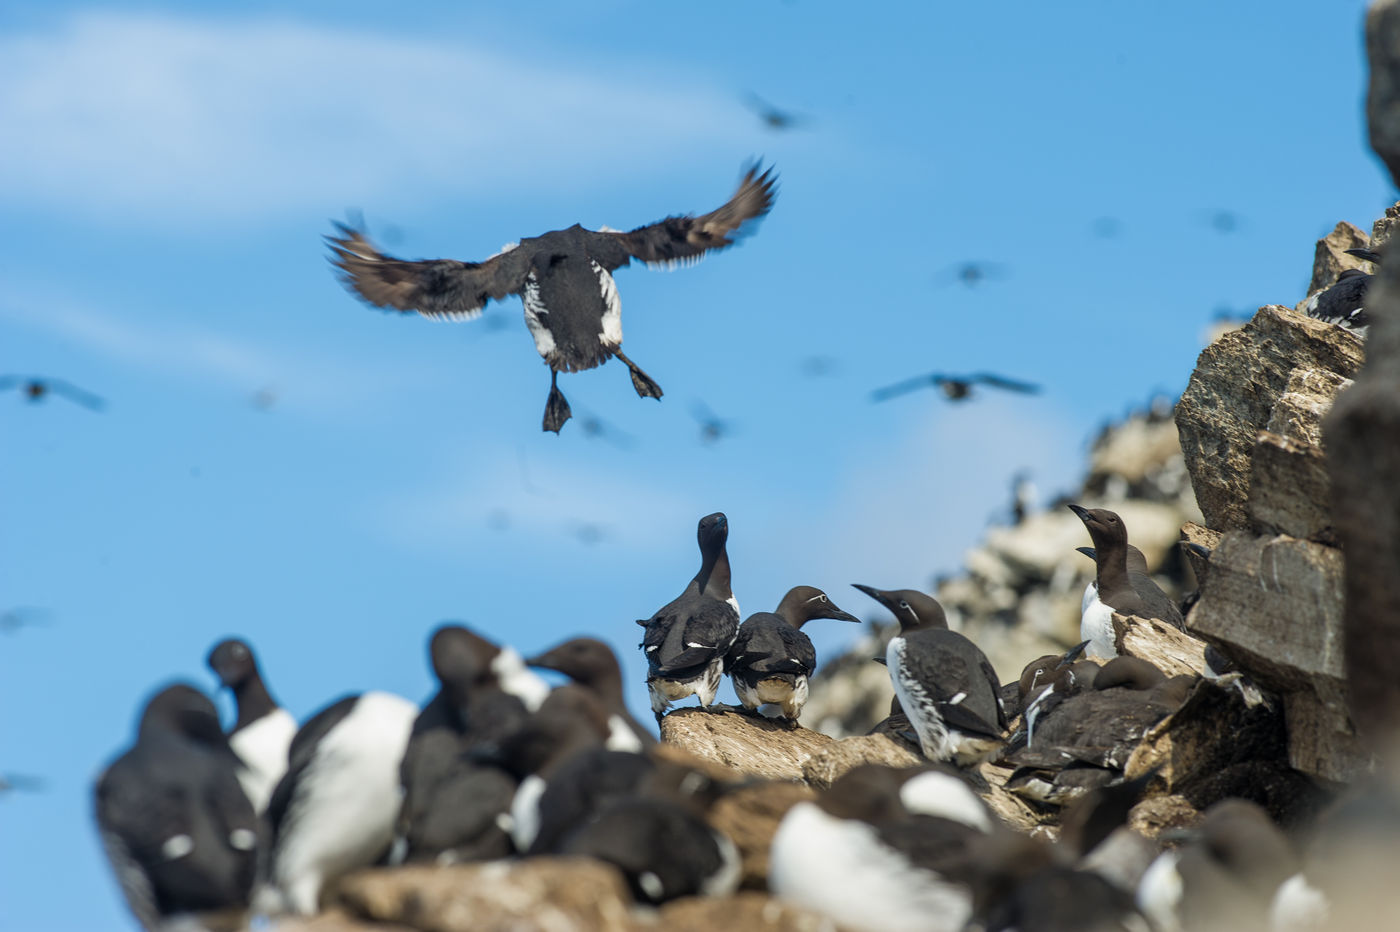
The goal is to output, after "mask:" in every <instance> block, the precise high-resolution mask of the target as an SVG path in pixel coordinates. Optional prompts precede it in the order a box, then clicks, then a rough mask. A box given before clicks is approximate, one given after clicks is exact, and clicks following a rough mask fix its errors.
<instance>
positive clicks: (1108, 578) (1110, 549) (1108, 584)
mask: <svg viewBox="0 0 1400 932" xmlns="http://www.w3.org/2000/svg"><path fill="white" fill-rule="evenodd" d="M1098 555H1099V565H1098V573H1097V575H1096V577H1095V580H1096V583H1097V585H1098V587H1099V595H1100V598H1102V596H1103V593H1105V592H1120V591H1124V590H1129V591H1130V590H1131V589H1132V583H1131V582H1129V580H1128V548H1127V546H1126V545H1125V544H1123V543H1122V542H1121V541H1112V542H1111V543H1109V545H1108V546H1106V547H1101V548H1099V549H1098Z"/></svg>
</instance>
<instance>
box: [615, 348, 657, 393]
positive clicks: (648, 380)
mask: <svg viewBox="0 0 1400 932" xmlns="http://www.w3.org/2000/svg"><path fill="white" fill-rule="evenodd" d="M614 355H616V356H617V358H618V359H620V360H622V361H623V362H624V363H626V365H627V371H628V372H630V373H631V374H632V387H633V388H635V389H636V390H637V397H639V398H660V397H661V394H662V392H661V386H660V385H657V384H656V380H655V379H653V378H652V377H651V376H649V375H647V374H646V373H645V372H643V371H642V370H641V369H639V368H637V364H636V363H634V362H633V361H632V360H630V359H628V358H627V357H626V356H625V355H623V354H622V352H621V351H620V350H619V351H618V352H617V353H615V354H614Z"/></svg>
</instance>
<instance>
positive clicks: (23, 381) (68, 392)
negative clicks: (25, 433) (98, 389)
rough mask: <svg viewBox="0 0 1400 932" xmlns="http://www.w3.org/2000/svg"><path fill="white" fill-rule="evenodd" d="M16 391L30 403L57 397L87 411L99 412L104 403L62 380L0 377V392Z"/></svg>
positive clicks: (12, 376) (22, 376) (91, 394)
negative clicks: (78, 405)
mask: <svg viewBox="0 0 1400 932" xmlns="http://www.w3.org/2000/svg"><path fill="white" fill-rule="evenodd" d="M11 389H16V390H18V391H19V393H20V394H21V395H23V396H24V397H25V398H26V399H28V400H29V401H30V402H31V403H38V402H40V401H43V400H44V399H45V398H48V397H49V396H50V395H58V396H59V397H60V398H67V399H68V400H69V401H71V402H73V403H75V404H80V405H82V406H83V407H84V408H87V409H88V410H89V411H101V410H102V409H103V408H104V407H106V404H107V403H106V402H105V401H103V400H102V399H101V398H99V397H98V396H97V395H94V394H93V393H92V392H89V391H84V390H83V389H81V388H79V387H78V386H76V385H74V384H73V383H71V382H65V381H64V380H63V379H50V378H42V377H39V376H30V375H0V392H7V391H10V390H11Z"/></svg>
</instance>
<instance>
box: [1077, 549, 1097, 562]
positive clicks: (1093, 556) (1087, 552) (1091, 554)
mask: <svg viewBox="0 0 1400 932" xmlns="http://www.w3.org/2000/svg"><path fill="white" fill-rule="evenodd" d="M1074 550H1075V552H1076V553H1082V554H1084V556H1086V557H1088V558H1089V559H1090V560H1095V561H1097V560H1098V558H1099V552H1098V551H1097V550H1095V549H1094V548H1093V547H1075V548H1074Z"/></svg>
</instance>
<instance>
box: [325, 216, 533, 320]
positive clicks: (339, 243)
mask: <svg viewBox="0 0 1400 932" xmlns="http://www.w3.org/2000/svg"><path fill="white" fill-rule="evenodd" d="M336 229H337V230H338V231H339V232H340V235H339V236H327V237H326V244H327V245H328V246H330V248H331V253H332V255H331V257H330V259H331V264H332V265H334V266H335V267H336V269H337V271H338V272H339V274H340V280H341V282H342V283H343V284H344V285H345V287H347V288H350V289H352V290H353V291H355V292H356V293H357V294H359V296H360V297H361V298H364V299H365V300H366V301H368V302H369V303H370V304H373V305H374V306H375V307H383V308H392V309H393V310H396V311H417V312H418V313H419V314H422V315H423V316H425V317H434V318H438V319H459V320H460V319H468V318H472V317H476V316H478V315H479V314H480V313H481V309H482V308H483V307H485V306H486V302H487V301H490V300H493V299H494V300H497V301H499V300H500V299H502V298H504V297H505V296H506V295H508V294H513V293H515V292H517V291H519V290H520V289H522V288H524V287H525V277H526V276H527V275H528V274H529V273H530V262H529V258H528V256H527V255H526V253H525V251H524V250H522V249H520V248H519V247H516V248H513V249H509V250H506V251H505V252H503V253H501V254H499V255H496V256H492V257H491V258H490V259H487V260H486V261H485V262H459V261H458V260H456V259H420V260H416V261H409V260H406V259H396V258H394V257H393V256H386V255H384V254H383V253H382V252H380V251H379V250H377V249H375V248H374V245H373V244H372V243H370V241H369V240H368V239H366V238H365V234H364V233H363V232H362V231H360V230H356V229H353V228H351V227H348V226H346V225H345V224H343V223H337V224H336Z"/></svg>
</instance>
